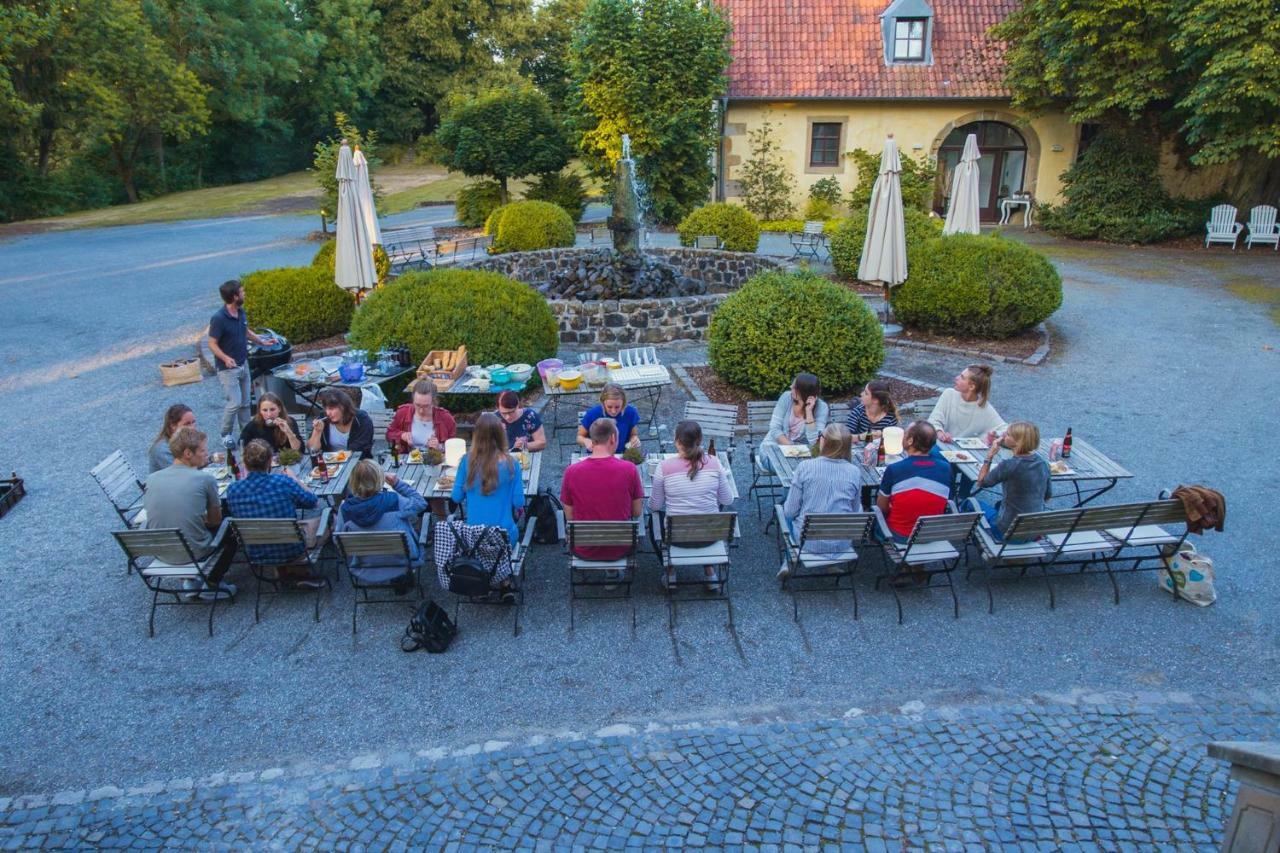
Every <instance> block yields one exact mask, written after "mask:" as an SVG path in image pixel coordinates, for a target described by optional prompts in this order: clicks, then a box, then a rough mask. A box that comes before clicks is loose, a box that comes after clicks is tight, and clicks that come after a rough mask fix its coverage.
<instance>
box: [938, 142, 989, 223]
mask: <svg viewBox="0 0 1280 853" xmlns="http://www.w3.org/2000/svg"><path fill="white" fill-rule="evenodd" d="M980 156H982V155H981V154H979V153H978V135H977V134H976V133H971V134H969V136H968V137H967V138H966V139H965V141H964V153H963V154H961V155H960V163H959V164H958V165H957V166H956V171H955V174H953V175H952V176H951V204H950V205H949V206H948V207H947V221H946V224H944V225H943V226H942V233H943V234H978V233H981V231H982V229H981V227H980V226H979V225H978V158H979V157H980Z"/></svg>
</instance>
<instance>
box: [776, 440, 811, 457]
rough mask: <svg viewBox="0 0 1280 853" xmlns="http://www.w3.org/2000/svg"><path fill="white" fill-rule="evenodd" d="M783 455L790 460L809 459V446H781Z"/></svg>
mask: <svg viewBox="0 0 1280 853" xmlns="http://www.w3.org/2000/svg"><path fill="white" fill-rule="evenodd" d="M778 446H779V447H781V448H782V455H783V456H785V457H787V458H788V459H807V458H809V455H810V452H809V446H808V445H805V444H780V445H778Z"/></svg>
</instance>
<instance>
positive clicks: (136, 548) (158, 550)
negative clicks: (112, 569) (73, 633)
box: [111, 520, 235, 637]
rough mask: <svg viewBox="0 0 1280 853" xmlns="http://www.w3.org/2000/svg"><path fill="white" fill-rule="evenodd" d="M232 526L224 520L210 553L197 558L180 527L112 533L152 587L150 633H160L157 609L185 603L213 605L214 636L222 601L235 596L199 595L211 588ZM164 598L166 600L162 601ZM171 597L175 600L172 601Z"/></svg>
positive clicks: (210, 606)
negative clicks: (216, 612)
mask: <svg viewBox="0 0 1280 853" xmlns="http://www.w3.org/2000/svg"><path fill="white" fill-rule="evenodd" d="M228 529H229V527H228V524H227V522H226V521H225V520H224V521H223V523H222V526H221V527H219V528H218V532H217V533H216V534H215V535H214V537H213V541H212V543H211V544H210V546H209V553H208V555H207V556H205V557H203V558H197V557H196V555H195V551H194V550H193V549H192V548H191V544H190V543H189V542H187V538H186V537H185V536H183V535H182V531H181V530H178V529H177V528H161V529H156V530H117V531H114V532H113V533H112V534H111V535H112V536H114V537H115V539H116V542H118V543H120V547H121V549H123V550H124V553H125V557H126V558H127V559H128V560H129V567H130V570H131V571H133V570H136V571H137V572H138V577H140V578H142V582H143V583H144V584H146V586H147V589H149V590H151V611H150V613H149V614H148V616H147V633H148V634H149V635H150V636H152V637H154V636H155V635H156V608H157V607H173V606H184V605H195V606H199V605H201V604H205V603H206V601H207V603H208V605H209V636H210V637H212V636H213V613H214V610H216V609H217V606H218V602H219V601H223V600H227V599H230V600H231V601H234V600H235V596H234V595H230V596H228V595H223V594H212V595H210V596H209V597H208V599H202V598H200V597H199V589H198V588H209V587H212V586H213V584H211V583H209V572H210V571H212V569H213V566H214V563H216V562H217V560H218V556H219V554H220V553H221V551H222V543H223V541H224V539H225V538H226V536H227V530H228ZM162 597H163V600H162ZM170 599H171V600H170Z"/></svg>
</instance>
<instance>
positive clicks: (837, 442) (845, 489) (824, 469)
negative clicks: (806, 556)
mask: <svg viewBox="0 0 1280 853" xmlns="http://www.w3.org/2000/svg"><path fill="white" fill-rule="evenodd" d="M820 444H821V447H820V450H819V452H818V456H817V457H815V458H813V459H806V460H805V461H804V462H801V463H800V464H799V465H797V466H796V472H795V475H794V476H793V477H792V478H791V489H790V490H789V491H788V492H787V502H786V503H785V504H783V506H782V514H783V516H784V517H785V518H786V519H787V526H788V527H789V528H790V529H791V535H792V536H793V537H794V538H796V539H799V538H800V532H801V531H802V530H803V529H804V519H805V516H807V515H810V514H813V513H829V512H830V513H835V512H858V511H859V509H860V507H861V505H862V477H861V476H859V474H858V466H856V465H854V464H853V462H852V461H851V460H850V452H849V451H850V448H851V446H852V444H853V436H852V435H850V434H849V428H848V427H846V426H845V425H844V424H841V423H830V424H827V425H826V427H825V428H823V430H822V437H821V439H820ZM804 547H805V551H806V553H808V552H812V553H814V554H825V553H833V552H838V551H845V550H848V547H849V546H848V545H847V544H846V543H843V542H836V541H829V540H828V541H824V540H819V541H817V542H812V543H808V542H807V543H805V546H804ZM789 574H791V568H790V566H789V564H788V563H786V562H785V561H784V562H783V564H782V568H781V569H779V570H778V579H779V580H786V578H787V576H788V575H789Z"/></svg>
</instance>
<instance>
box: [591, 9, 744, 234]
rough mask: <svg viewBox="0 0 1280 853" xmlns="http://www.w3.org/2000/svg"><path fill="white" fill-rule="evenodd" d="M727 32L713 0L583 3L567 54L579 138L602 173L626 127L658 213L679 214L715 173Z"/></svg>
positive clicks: (675, 218) (663, 217)
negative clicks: (713, 162) (713, 164)
mask: <svg viewBox="0 0 1280 853" xmlns="http://www.w3.org/2000/svg"><path fill="white" fill-rule="evenodd" d="M728 37H729V22H728V20H727V19H726V18H725V16H724V14H723V13H722V12H721V11H720V9H719V7H718V6H717V5H716V4H715V3H714V2H712V0H591V2H590V3H589V4H588V5H587V7H586V9H585V10H584V11H583V14H582V23H581V26H580V27H579V28H578V32H577V35H576V37H575V38H574V41H573V46H572V48H571V50H570V60H569V63H570V68H571V70H572V78H573V86H574V93H575V100H576V104H575V116H574V121H575V125H576V127H577V129H578V131H579V133H580V139H581V142H580V147H581V149H582V152H583V154H584V155H585V156H586V158H587V161H588V162H589V163H590V164H591V166H592V167H593V168H594V169H595V170H596V171H597V172H598V173H601V174H607V173H608V172H609V171H610V170H611V169H612V166H613V164H614V163H615V162H617V160H618V158H619V157H620V156H621V153H622V150H621V137H622V134H624V133H626V134H630V136H631V148H632V152H633V154H634V155H635V157H636V159H637V173H638V175H639V177H640V178H641V179H642V180H643V181H644V182H645V183H646V185H647V186H648V188H649V202H650V213H651V214H652V216H653V217H654V218H655V219H656V220H657V221H659V222H662V223H667V224H671V223H675V222H679V221H680V220H681V219H682V218H683V217H684V216H685V215H686V214H687V213H688V212H689V211H690V210H692V209H693V208H694V207H696V206H697V205H699V204H701V203H703V202H705V201H706V200H707V197H708V193H709V192H710V189H711V185H712V183H713V182H714V180H715V175H714V174H713V172H712V169H711V153H712V151H713V149H714V147H715V144H716V138H717V134H718V127H717V121H716V111H715V99H716V97H717V96H719V95H720V94H721V93H723V92H724V90H725V69H726V67H727V66H728V64H729V47H728Z"/></svg>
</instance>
